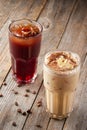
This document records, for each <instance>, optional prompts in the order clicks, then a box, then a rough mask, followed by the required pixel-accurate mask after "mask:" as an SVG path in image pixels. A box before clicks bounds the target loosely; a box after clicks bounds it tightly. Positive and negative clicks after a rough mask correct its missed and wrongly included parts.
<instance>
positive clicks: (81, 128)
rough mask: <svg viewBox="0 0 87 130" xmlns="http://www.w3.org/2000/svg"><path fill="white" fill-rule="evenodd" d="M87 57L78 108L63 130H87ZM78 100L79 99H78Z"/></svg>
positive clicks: (80, 86)
mask: <svg viewBox="0 0 87 130" xmlns="http://www.w3.org/2000/svg"><path fill="white" fill-rule="evenodd" d="M86 68H87V57H86V59H85V62H84V65H83V68H82V73H81V77H80V85H79V88H81V89H82V92H81V95H80V97H79V99H78V106H77V107H75V109H74V111H73V112H72V114H71V116H70V118H68V119H67V121H66V123H65V126H64V129H63V130H67V129H69V130H86V129H87V123H86V122H87V69H86ZM77 98H78V97H77Z"/></svg>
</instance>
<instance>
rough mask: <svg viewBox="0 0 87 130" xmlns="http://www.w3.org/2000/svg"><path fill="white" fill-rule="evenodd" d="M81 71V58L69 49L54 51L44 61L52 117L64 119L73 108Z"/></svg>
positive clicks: (48, 109)
mask: <svg viewBox="0 0 87 130" xmlns="http://www.w3.org/2000/svg"><path fill="white" fill-rule="evenodd" d="M79 73H80V58H79V56H78V55H77V54H76V53H73V52H69V51H52V52H49V53H47V54H46V56H45V61H44V86H45V93H46V104H47V111H48V112H49V114H50V116H51V117H52V118H56V119H63V118H66V117H67V116H69V115H70V113H71V112H72V110H73V104H74V100H75V91H76V88H77V84H78V79H79Z"/></svg>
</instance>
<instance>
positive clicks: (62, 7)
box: [0, 0, 87, 130]
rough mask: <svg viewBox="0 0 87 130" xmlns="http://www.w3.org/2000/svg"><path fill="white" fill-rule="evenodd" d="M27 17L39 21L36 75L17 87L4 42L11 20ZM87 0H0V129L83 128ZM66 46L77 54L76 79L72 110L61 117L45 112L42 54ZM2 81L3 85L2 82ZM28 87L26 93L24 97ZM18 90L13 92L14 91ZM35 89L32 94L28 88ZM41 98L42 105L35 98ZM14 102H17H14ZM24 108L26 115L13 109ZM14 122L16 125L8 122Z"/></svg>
mask: <svg viewBox="0 0 87 130" xmlns="http://www.w3.org/2000/svg"><path fill="white" fill-rule="evenodd" d="M20 18H29V19H34V20H37V21H39V22H40V23H41V24H42V25H43V40H42V46H41V52H40V56H39V63H38V77H37V79H36V81H35V83H33V84H29V85H23V86H22V87H17V84H16V82H15V81H14V80H13V79H12V75H11V63H10V54H9V43H8V26H9V23H10V21H11V20H14V19H20ZM86 42H87V0H0V93H2V94H3V97H0V130H87V43H86ZM55 49H57V50H70V51H74V52H76V53H78V54H79V55H80V57H81V73H80V82H79V86H78V89H77V91H76V100H75V104H74V111H73V112H72V113H71V115H70V117H69V118H67V119H64V120H62V121H58V120H54V119H51V118H49V115H48V114H47V113H46V102H45V92H44V85H43V76H42V67H43V58H44V55H45V54H46V52H48V51H50V50H55ZM3 82H6V83H7V85H5V84H3ZM27 88H29V89H30V92H29V94H28V95H29V96H28V97H25V96H24V95H25V94H26V89H27ZM13 90H15V91H17V92H18V94H16V95H15V94H14V91H13ZM33 91H36V94H33V93H32V92H33ZM40 99H42V106H41V107H37V101H38V100H40ZM15 102H18V104H19V105H18V106H15ZM19 108H21V109H22V111H23V112H25V111H27V110H28V109H30V110H31V112H32V113H27V115H26V116H23V115H21V114H20V113H18V112H17V109H19ZM12 122H16V124H17V126H16V127H14V126H12Z"/></svg>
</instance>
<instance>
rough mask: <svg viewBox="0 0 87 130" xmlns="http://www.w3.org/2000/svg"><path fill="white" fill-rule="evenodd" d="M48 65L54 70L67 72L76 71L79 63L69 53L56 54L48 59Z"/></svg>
mask: <svg viewBox="0 0 87 130" xmlns="http://www.w3.org/2000/svg"><path fill="white" fill-rule="evenodd" d="M47 61H48V62H47V65H48V66H49V67H51V68H53V69H54V70H58V71H66V70H72V69H74V68H75V67H76V66H77V65H78V63H77V60H76V58H75V57H74V56H72V54H71V53H68V52H56V53H53V54H51V55H50V56H49V57H48V58H47Z"/></svg>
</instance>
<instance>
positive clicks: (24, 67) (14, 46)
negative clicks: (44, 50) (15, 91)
mask: <svg viewBox="0 0 87 130" xmlns="http://www.w3.org/2000/svg"><path fill="white" fill-rule="evenodd" d="M41 38H42V26H41V24H40V23H38V22H36V21H33V20H29V19H20V20H15V21H13V22H12V23H11V24H10V25H9V45H10V54H11V62H12V72H13V77H14V79H15V80H16V81H17V82H18V83H31V82H34V80H35V78H36V76H37V63H38V56H39V52H40V47H41Z"/></svg>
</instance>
